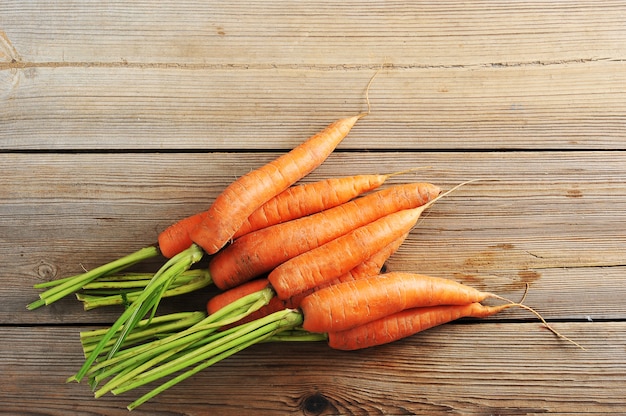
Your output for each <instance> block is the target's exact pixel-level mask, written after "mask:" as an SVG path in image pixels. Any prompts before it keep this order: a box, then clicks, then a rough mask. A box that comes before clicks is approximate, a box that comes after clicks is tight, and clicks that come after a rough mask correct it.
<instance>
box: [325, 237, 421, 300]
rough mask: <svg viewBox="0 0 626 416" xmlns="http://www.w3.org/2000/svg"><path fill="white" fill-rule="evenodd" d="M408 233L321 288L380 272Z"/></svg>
mask: <svg viewBox="0 0 626 416" xmlns="http://www.w3.org/2000/svg"><path fill="white" fill-rule="evenodd" d="M408 235H409V233H405V234H404V235H403V236H401V237H400V238H397V239H395V240H394V241H392V242H391V243H390V244H387V245H386V246H385V247H383V248H382V250H380V251H378V252H377V253H374V255H373V256H371V257H370V258H369V259H367V260H365V261H364V262H363V263H361V264H358V265H357V266H356V267H354V268H353V269H352V270H350V271H349V272H347V273H345V274H343V275H341V276H339V277H337V278H336V279H333V280H331V281H330V282H328V283H325V284H323V285H322V286H321V287H319V289H321V288H323V287H326V286H330V285H336V284H338V283H343V282H347V281H350V280H358V279H363V278H365V277H368V276H371V275H375V274H379V273H380V272H381V270H382V269H383V267H384V265H385V262H386V261H387V260H388V259H389V257H391V255H392V254H393V253H395V252H396V250H398V248H399V247H400V245H402V243H403V242H404V240H406V238H407V237H408Z"/></svg>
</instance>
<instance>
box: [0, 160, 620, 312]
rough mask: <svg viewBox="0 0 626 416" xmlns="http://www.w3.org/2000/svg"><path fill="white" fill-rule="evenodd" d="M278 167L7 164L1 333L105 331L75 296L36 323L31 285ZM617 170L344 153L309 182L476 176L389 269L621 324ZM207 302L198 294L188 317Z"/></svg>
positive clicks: (1, 188)
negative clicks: (253, 172) (11, 329)
mask: <svg viewBox="0 0 626 416" xmlns="http://www.w3.org/2000/svg"><path fill="white" fill-rule="evenodd" d="M275 156H276V153H267V154H264V153H261V154H249V153H215V154H203V153H182V154H177V153H168V154H157V153H154V154H152V153H148V154H143V153H140V154H45V153H43V154H37V155H36V157H34V156H33V155H29V154H16V153H9V154H1V155H0V163H1V164H2V166H3V167H4V170H5V172H6V176H5V177H4V178H3V181H2V183H0V241H1V242H2V244H1V245H0V269H2V270H4V278H3V279H4V283H3V285H1V286H0V299H1V300H0V322H4V323H18V322H20V323H26V322H31V323H35V322H43V321H49V322H108V321H110V320H111V318H112V317H113V316H115V314H116V313H117V312H118V311H117V310H116V311H115V312H103V313H98V312H96V311H91V312H90V313H89V314H87V315H85V314H83V313H81V311H80V308H79V307H78V306H77V305H75V303H76V302H75V301H73V300H71V299H68V301H67V302H64V303H62V304H60V306H58V307H52V308H49V309H46V310H44V311H37V312H34V313H26V311H25V310H24V309H23V308H24V305H26V303H28V302H30V301H32V300H34V299H33V296H35V294H36V292H35V291H34V290H32V289H31V286H32V285H33V284H34V283H36V282H40V281H45V280H50V279H52V278H58V277H63V276H68V275H71V274H75V273H80V272H81V270H82V267H86V268H93V267H96V266H98V265H100V264H103V263H106V262H108V261H110V260H113V259H115V258H118V257H120V256H123V255H125V254H128V253H131V252H133V251H135V250H137V249H139V248H141V247H144V246H147V245H150V244H152V243H153V242H155V241H156V236H157V234H158V232H159V231H161V230H163V229H164V228H165V227H167V226H168V225H169V224H170V223H171V222H173V221H175V220H176V219H179V218H182V217H184V216H187V215H191V214H192V213H195V212H198V211H200V210H202V209H204V208H205V207H208V205H209V204H210V201H212V199H213V198H214V197H215V196H216V195H217V194H218V192H220V190H221V189H223V187H224V186H226V184H227V183H229V182H230V181H231V180H232V179H234V178H235V177H237V176H240V175H242V174H243V173H245V172H247V171H249V170H250V169H252V168H254V167H256V166H258V165H259V164H261V163H263V162H264V161H267V160H270V159H271V158H273V157H275ZM623 161H624V154H623V152H575V153H571V154H570V153H568V152H493V153H482V152H481V153H437V152H433V153H415V152H409V153H378V154H372V153H344V152H339V153H335V154H333V155H331V157H330V158H329V160H328V161H327V162H326V163H325V164H324V165H322V166H321V167H320V168H319V169H318V170H316V171H315V172H313V173H312V174H311V175H310V176H309V177H307V178H306V180H307V181H311V180H315V179H321V178H325V177H329V176H341V175H347V174H358V173H368V172H369V173H371V172H393V171H399V170H403V169H407V168H409V167H415V166H430V167H429V168H428V169H424V170H422V171H419V172H416V173H413V174H409V175H406V176H399V177H393V178H392V179H391V180H390V182H389V183H390V184H392V183H399V182H406V181H411V180H425V181H430V182H432V183H435V184H438V185H440V186H441V187H442V188H443V189H449V188H451V187H452V186H453V185H456V184H458V183H460V182H463V181H465V180H468V179H475V178H481V179H483V181H482V182H480V181H479V182H475V183H472V184H469V185H467V186H466V187H465V188H461V189H459V190H458V191H457V192H456V193H454V194H452V195H450V196H449V197H447V198H446V199H444V200H442V201H441V202H440V203H439V204H437V205H435V206H434V207H433V208H432V209H430V210H429V211H428V212H427V214H426V215H425V216H424V218H423V220H422V221H421V222H420V224H419V226H418V227H417V228H416V229H415V230H414V231H413V232H412V234H411V236H410V238H409V239H408V241H406V242H405V244H404V245H403V246H402V247H401V249H400V250H399V251H398V252H397V253H396V254H395V255H394V256H393V257H392V259H390V261H389V263H388V267H389V268H390V269H394V270H413V271H421V272H425V273H430V274H435V275H442V276H444V277H452V278H456V279H459V280H461V281H464V282H467V283H470V284H473V285H475V286H479V287H480V288H483V289H489V290H492V291H496V292H498V293H501V294H503V295H506V296H510V297H517V296H519V295H520V294H521V291H522V290H523V285H524V283H525V282H528V283H532V289H531V293H530V295H529V296H530V297H529V300H531V301H532V305H533V306H536V307H538V308H539V309H541V310H543V311H544V312H545V313H547V316H549V317H551V318H561V319H570V318H573V319H586V318H587V317H590V318H592V319H600V318H602V319H623V318H624V310H623V307H622V305H623V300H622V299H623V297H624V295H625V294H624V292H623V290H624V285H623V266H625V265H626V262H625V261H624V260H625V257H624V253H623V247H624V246H625V245H626V237H625V236H624V233H623V227H622V226H621V225H622V224H623V223H624V222H625V220H626V218H625V215H626V214H625V213H626V188H625V185H624V184H625V183H626V170H625V165H624V163H623ZM162 261H163V260H162V259H158V260H156V261H154V262H150V263H148V265H147V266H146V268H148V269H150V270H155V269H156V267H157V266H158V265H159V264H161V263H162ZM590 293H594V294H595V296H593V297H591V298H590V296H589V294H590ZM562 294H567V295H566V296H565V295H562ZM186 303H187V302H181V303H175V304H174V306H173V307H174V308H176V307H180V306H181V305H184V304H186ZM202 303H203V296H199V297H197V298H194V301H193V302H191V303H190V304H189V305H187V307H202ZM577 305H583V306H582V307H580V306H577ZM92 312H93V313H92ZM508 316H509V317H511V316H514V317H519V318H528V317H529V315H528V314H526V313H524V312H522V311H520V312H516V313H511V314H510V315H508Z"/></svg>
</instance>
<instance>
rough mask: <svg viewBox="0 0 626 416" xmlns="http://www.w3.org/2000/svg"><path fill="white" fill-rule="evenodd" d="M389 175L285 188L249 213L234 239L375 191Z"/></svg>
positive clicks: (334, 179)
mask: <svg viewBox="0 0 626 416" xmlns="http://www.w3.org/2000/svg"><path fill="white" fill-rule="evenodd" d="M388 176H389V175H377V174H373V175H356V176H350V177H343V178H330V179H325V180H321V181H318V182H313V183H305V184H302V185H296V186H292V187H290V188H287V189H286V190H284V191H283V192H281V193H280V194H278V195H276V196H275V197H274V198H272V199H270V200H269V201H267V202H266V203H265V204H263V205H261V206H260V207H259V208H258V209H257V210H256V211H254V212H253V213H252V214H250V216H249V217H248V218H247V219H246V221H244V223H243V224H242V226H241V227H240V228H239V230H237V232H236V233H235V234H234V235H233V239H236V238H239V237H241V236H242V235H245V234H248V233H251V232H253V231H257V230H260V229H261V228H265V227H269V226H270V225H275V224H280V223H282V222H286V221H290V220H294V219H296V218H300V217H304V216H306V215H311V214H315V213H317V212H320V211H323V210H325V209H329V208H333V207H336V206H338V205H341V204H343V203H345V202H348V201H350V200H351V199H353V198H355V197H357V196H359V195H361V194H363V193H365V192H368V191H371V190H373V189H376V188H378V187H379V186H381V185H382V184H383V183H384V182H385V180H386V179H387V177H388Z"/></svg>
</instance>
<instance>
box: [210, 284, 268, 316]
mask: <svg viewBox="0 0 626 416" xmlns="http://www.w3.org/2000/svg"><path fill="white" fill-rule="evenodd" d="M269 284H270V283H269V281H268V280H267V279H256V280H251V281H249V282H246V283H244V284H243V285H240V286H237V287H233V288H232V289H228V290H227V291H225V292H222V293H219V294H217V295H215V296H213V297H211V299H209V301H208V302H207V305H206V309H207V312H208V313H209V315H211V314H214V313H215V312H217V311H218V310H220V309H222V308H223V307H224V306H226V305H229V304H231V303H232V302H234V301H236V300H237V299H241V298H243V297H244V296H246V295H250V294H252V293H254V292H258V291H259V290H263V289H265V288H266V287H268V286H269Z"/></svg>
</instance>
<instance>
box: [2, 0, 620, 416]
mask: <svg viewBox="0 0 626 416" xmlns="http://www.w3.org/2000/svg"><path fill="white" fill-rule="evenodd" d="M0 30H1V31H0V100H1V104H0V166H1V171H2V181H1V183H0V270H2V285H1V286H0V325H1V329H0V331H1V334H2V335H1V336H0V412H2V413H7V414H20V413H24V414H34V413H37V414H50V415H65V414H106V415H116V414H120V415H121V414H126V413H127V410H126V409H125V406H126V405H127V404H128V403H129V402H130V401H132V399H133V398H135V397H136V395H134V394H128V395H121V396H110V395H109V396H105V397H103V398H100V399H97V400H96V399H94V398H93V397H92V393H91V391H90V389H89V387H88V386H87V385H86V384H85V383H81V384H75V383H70V384H66V383H65V379H66V377H68V376H69V375H71V374H73V373H74V372H75V371H76V370H77V369H78V367H79V366H80V365H81V363H82V358H83V357H82V355H81V348H80V345H79V341H78V333H79V332H80V331H83V330H86V329H88V328H93V327H102V326H105V325H107V324H110V323H111V322H112V321H113V320H114V319H116V317H117V316H119V313H120V311H121V309H117V308H111V309H107V310H93V311H83V310H82V308H81V306H80V305H79V302H77V301H76V300H75V299H71V298H67V299H64V300H62V301H60V302H58V303H55V304H53V305H51V306H49V307H45V308H42V309H38V310H36V311H27V310H26V309H25V305H26V304H27V303H29V302H31V301H33V300H34V299H35V298H36V297H37V294H38V291H36V290H34V289H33V288H32V285H33V284H35V283H38V282H42V281H48V280H51V279H55V278H60V277H64V276H68V275H71V274H75V273H79V272H80V271H81V270H82V269H83V268H87V269H89V268H93V267H95V266H98V265H100V264H103V263H106V262H108V261H110V260H112V259H115V258H117V257H120V256H122V255H125V254H128V253H130V252H132V251H134V250H136V249H138V248H140V247H143V246H146V245H149V244H151V243H153V242H154V241H155V239H156V236H157V234H158V232H159V231H161V230H163V229H164V228H165V227H166V226H168V225H169V224H171V223H172V222H173V221H175V220H177V219H179V218H182V217H185V216H187V215H190V214H192V213H195V212H198V211H200V210H203V209H205V208H206V207H207V206H208V205H209V204H210V203H211V201H212V200H213V199H214V198H215V196H216V195H217V194H218V193H219V192H220V191H221V190H222V189H223V188H224V187H225V186H226V185H227V184H228V183H229V182H230V181H232V180H233V179H234V178H236V177H238V176H240V175H242V174H244V173H246V172H248V171H249V170H251V169H253V168H255V167H258V166H260V165H261V164H263V163H265V162H267V161H269V160H271V159H272V158H274V157H276V156H277V155H279V154H282V153H284V152H285V151H287V150H288V149H290V148H291V147H293V146H295V145H296V144H298V143H300V142H301V141H302V140H303V139H304V138H306V137H307V136H309V135H310V134H312V133H314V132H316V131H317V130H319V129H321V128H322V127H324V126H325V125H326V124H328V123H330V122H331V121H333V120H335V119H336V118H339V117H342V116H347V115H352V114H355V113H356V112H360V111H363V110H364V109H365V87H366V84H367V82H368V80H369V79H370V77H371V76H372V75H373V74H374V73H375V71H376V70H377V69H378V68H380V67H381V65H383V64H384V65H385V68H384V69H383V70H382V71H381V72H380V73H379V74H378V76H377V78H376V80H375V81H374V83H373V85H372V87H371V90H370V93H369V96H370V100H371V104H372V111H371V114H370V115H368V116H367V117H366V118H364V119H362V120H361V121H359V123H358V124H357V126H356V127H355V128H354V130H353V131H352V132H351V133H350V135H349V136H348V137H347V138H346V139H345V140H344V142H343V143H342V144H341V145H340V146H339V148H338V150H337V151H336V152H335V153H334V154H333V155H331V157H330V158H329V159H328V161H327V162H326V163H325V164H324V165H322V166H321V167H320V168H319V169H317V170H316V171H315V172H314V173H312V174H311V175H310V176H309V177H307V178H306V181H312V180H316V179H320V178H325V177H330V176H340V175H347V174H358V173H374V172H379V173H388V172H394V171H398V170H404V169H408V168H414V167H419V166H423V167H427V168H426V169H424V170H421V171H418V172H414V173H411V174H407V175H404V176H399V177H394V178H392V179H391V181H390V183H400V182H407V181H414V180H419V181H430V182H432V183H435V184H437V185H439V186H441V187H442V188H443V189H449V188H451V187H452V186H454V185H456V184H458V183H460V182H462V181H465V180H469V179H477V178H479V179H481V181H478V182H475V183H472V184H469V185H467V186H465V187H464V188H461V189H460V190H458V191H457V192H455V193H454V194H452V195H450V196H449V197H447V198H446V199H444V200H442V201H441V202H440V203H438V204H436V205H435V206H434V207H433V208H432V209H430V210H429V211H428V213H427V214H426V215H425V217H424V218H423V220H422V221H421V222H420V223H419V226H418V227H416V228H415V229H414V231H413V232H412V233H411V235H410V237H409V238H408V240H407V241H406V242H405V244H404V245H403V246H402V247H401V249H400V250H399V251H398V252H397V253H396V254H395V255H394V256H393V257H392V258H391V259H390V260H389V262H388V264H387V268H388V269H389V270H405V271H415V272H422V273H427V274H433V275H438V276H442V277H448V278H453V279H457V280H459V281H462V282H464V283H467V284H471V285H473V286H475V287H478V288H480V289H486V290H490V291H493V292H496V293H499V294H501V295H503V296H507V297H512V298H515V299H518V298H519V296H521V294H522V292H523V290H524V284H525V283H529V284H530V291H529V294H528V297H527V300H526V303H527V304H528V305H530V306H532V307H534V308H536V309H537V310H539V311H540V312H541V313H542V314H543V315H544V316H545V317H546V319H548V320H549V321H550V322H551V323H552V324H553V325H554V327H555V328H556V329H558V330H559V331H561V332H562V333H563V334H566V335H567V336H569V337H571V338H572V339H574V340H576V341H578V342H579V343H580V344H582V345H583V346H585V347H586V348H587V351H582V350H580V349H577V348H576V347H574V346H572V345H570V344H568V343H566V342H563V341H561V340H559V339H557V338H556V337H555V336H553V335H552V334H551V333H550V332H548V331H546V330H545V329H544V328H543V327H542V326H541V324H540V323H539V322H538V321H537V320H536V319H535V318H534V316H532V315H530V314H529V313H527V312H526V311H523V310H515V311H514V310H510V311H507V312H505V313H502V314H500V315H498V316H497V317H494V318H492V319H488V320H484V321H463V322H458V323H455V324H450V325H446V326H442V327H439V328H436V329H432V330H429V331H427V332H425V333H423V334H421V335H418V336H413V337H411V338H408V339H405V340H403V341H400V342H397V343H393V344H390V345H386V346H382V347H377V348H372V349H368V350H363V351H359V352H349V353H348V352H338V351H332V350H330V349H329V348H328V347H327V346H326V345H324V344H323V343H303V344H272V345H262V346H257V347H254V348H252V349H250V350H248V351H244V352H242V353H240V354H238V356H236V357H232V358H230V359H228V360H226V361H224V362H222V363H220V364H218V365H216V366H214V367H212V368H210V369H207V370H206V371H203V372H201V373H200V374H197V375H196V376H194V377H193V378H192V379H189V380H187V381H185V382H183V383H181V384H180V385H178V386H176V387H174V388H172V389H171V390H168V391H167V392H165V393H163V394H162V395H160V396H158V397H157V398H156V399H154V400H152V401H150V402H148V403H146V404H145V405H143V406H142V407H140V408H139V409H137V410H136V411H135V412H134V413H136V414H150V415H153V414H160V415H164V414H186V415H202V414H207V413H209V412H210V413H211V414H219V415H240V414H280V415H283V414H306V415H322V414H324V415H325V414H476V415H492V414H499V415H522V414H524V415H526V414H540V413H553V414H582V413H585V414H606V413H615V414H623V412H624V411H625V406H624V405H625V404H626V399H624V394H625V393H626V347H625V345H626V322H625V319H626V312H625V308H624V299H625V298H626V284H625V283H626V278H625V277H624V276H625V273H626V267H625V265H626V255H625V249H624V247H625V245H626V185H625V183H626V147H625V145H624V144H625V143H626V63H625V62H626V2H621V1H605V2H596V1H575V2H574V1H572V2H553V1H547V0H546V1H533V2H526V1H514V2H511V1H493V2H460V1H443V2H412V1H400V2H393V3H388V2H362V1H359V2H355V1H342V2H320V1H309V2H262V1H255V2H249V1H235V2H204V1H198V2H177V1H165V2H158V3H154V2H140V3H139V2H128V3H127V2H114V1H109V0H101V1H97V2H95V1H90V2H72V1H66V0H61V1H57V2H37V1H29V2H24V1H18V0H5V1H3V2H2V3H1V4H0ZM161 262H162V260H161V259H159V260H157V261H155V262H154V263H155V264H148V265H147V266H146V267H152V266H156V265H158V264H161ZM211 293H213V292H211V290H205V291H202V292H196V293H194V294H192V295H188V296H183V297H181V298H177V299H173V300H169V301H167V302H165V304H164V306H163V309H162V310H163V313H165V312H168V311H175V310H201V309H202V308H204V303H205V300H206V299H207V297H208V296H209V295H210V294H211Z"/></svg>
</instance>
